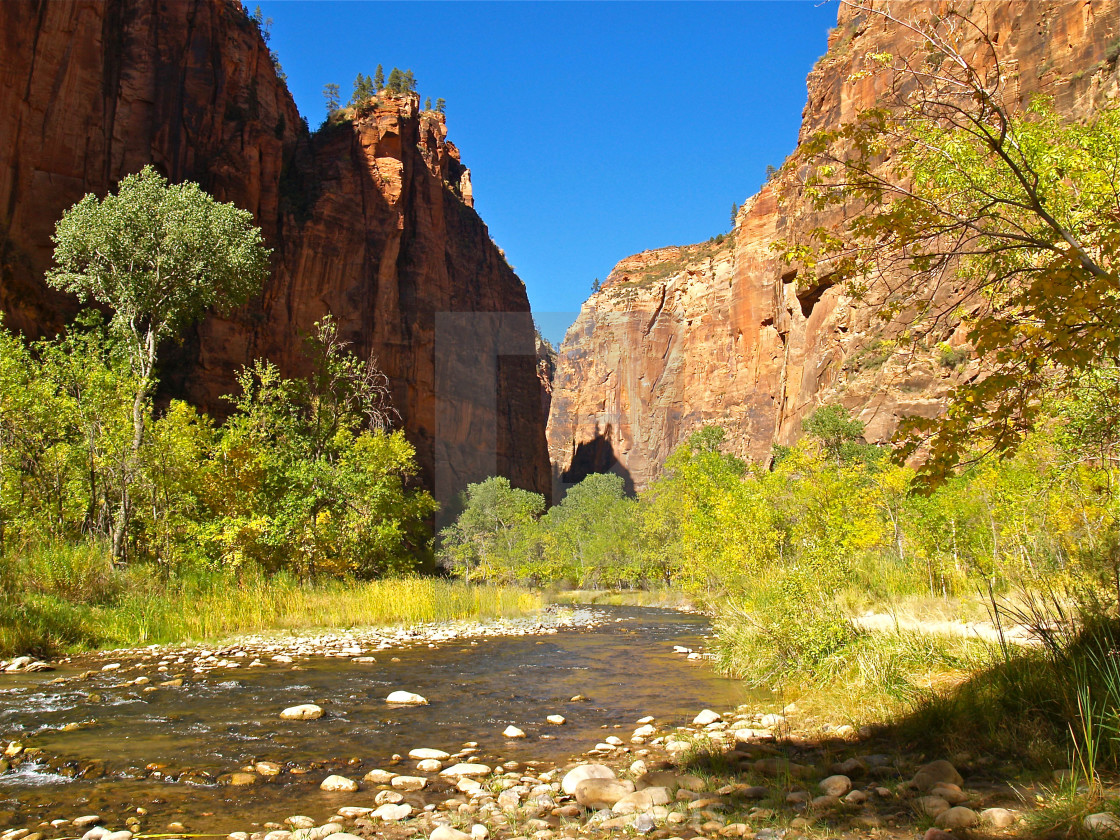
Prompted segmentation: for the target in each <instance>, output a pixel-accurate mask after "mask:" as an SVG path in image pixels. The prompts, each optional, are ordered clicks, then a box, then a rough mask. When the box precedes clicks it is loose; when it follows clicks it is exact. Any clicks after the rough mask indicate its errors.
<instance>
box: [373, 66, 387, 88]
mask: <svg viewBox="0 0 1120 840" xmlns="http://www.w3.org/2000/svg"><path fill="white" fill-rule="evenodd" d="M373 86H374V88H375V89H376V90H384V89H385V68H384V67H382V66H381V65H380V64H378V65H377V69H376V70H374V71H373Z"/></svg>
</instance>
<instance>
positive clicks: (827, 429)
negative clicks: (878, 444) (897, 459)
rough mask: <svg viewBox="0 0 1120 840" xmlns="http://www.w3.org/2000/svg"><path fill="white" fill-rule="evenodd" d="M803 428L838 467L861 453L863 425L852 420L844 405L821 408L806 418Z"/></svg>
mask: <svg viewBox="0 0 1120 840" xmlns="http://www.w3.org/2000/svg"><path fill="white" fill-rule="evenodd" d="M801 428H802V430H803V431H804V432H805V434H807V435H811V436H813V437H815V438H816V439H817V440H819V441H820V442H821V444H822V445H823V446H824V448H825V451H826V452H827V453H828V454H829V456H830V457H832V458H834V459H835V460H836V463H837V465H839V464H840V463H841V462H842V461H846V460H851V459H852V458H854V457H858V455H859V454H860V452H861V448H862V447H861V445H862V444H863V423H861V422H860V421H859V420H856V419H854V418H852V417H851V416H850V415H849V414H848V410H847V409H846V408H844V406H842V405H825V406H821V407H820V408H818V409H817V410H816V411H814V412H813V413H812V414H810V415H809V416H808V417H806V418H805V420H804V422H802V424H801Z"/></svg>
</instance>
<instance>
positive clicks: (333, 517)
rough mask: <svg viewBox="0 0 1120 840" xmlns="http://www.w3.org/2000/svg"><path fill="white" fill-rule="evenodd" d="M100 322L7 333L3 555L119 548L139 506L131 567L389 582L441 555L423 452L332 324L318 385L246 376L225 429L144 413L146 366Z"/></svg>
mask: <svg viewBox="0 0 1120 840" xmlns="http://www.w3.org/2000/svg"><path fill="white" fill-rule="evenodd" d="M119 344H120V342H119V341H118V340H117V339H115V338H114V337H113V334H112V333H110V332H109V331H107V330H106V329H105V326H104V324H103V323H102V321H101V320H100V318H99V317H97V316H96V315H87V316H84V317H83V319H82V320H81V321H80V322H79V323H77V324H75V325H74V326H73V327H72V328H71V329H70V330H69V331H68V332H67V333H66V334H65V335H64V336H63V337H61V338H59V339H55V340H49V341H40V342H36V343H34V344H31V345H26V344H24V343H23V342H22V341H21V339H20V338H19V337H18V336H16V335H13V334H12V333H10V332H7V331H4V330H0V546H2V547H3V549H4V550H5V551H6V552H12V551H15V552H17V553H18V552H21V551H22V552H26V551H28V550H32V549H30V548H29V547H34V546H36V545H40V544H45V543H51V542H55V543H65V542H74V541H81V540H85V539H94V540H98V539H107V538H108V537H109V536H110V534H111V532H112V531H113V529H114V527H115V518H116V516H117V511H118V510H119V509H120V507H121V500H122V498H124V497H126V495H127V498H128V499H129V513H130V517H129V520H128V527H127V532H126V538H127V545H128V552H127V556H130V557H132V558H133V559H135V560H141V561H155V562H158V563H160V564H163V565H164V566H166V567H177V566H182V565H191V564H204V565H210V566H213V567H222V568H226V569H229V568H238V567H241V566H244V565H247V564H248V565H253V566H256V567H259V568H260V569H262V570H264V571H267V572H276V571H279V570H281V569H286V570H289V571H291V572H293V573H295V574H296V575H298V576H299V577H301V578H307V577H309V576H312V575H316V574H329V575H336V576H337V575H353V576H356V577H361V578H369V577H375V576H378V575H382V574H385V573H388V572H400V571H405V570H408V569H411V568H413V567H414V566H415V565H416V563H417V562H418V561H419V560H420V559H421V558H422V557H423V556H424V554H425V552H427V551H428V544H429V536H428V533H427V526H426V519H427V517H429V516H430V515H431V514H432V512H433V511H434V509H435V503H434V501H433V500H432V499H431V497H430V496H429V495H428V494H427V493H426V492H424V491H422V490H417V489H415V488H414V487H413V486H412V483H413V478H414V476H415V472H416V465H415V460H414V452H413V449H412V447H411V446H410V445H409V444H408V442H407V441H405V439H404V437H403V435H402V434H401V433H400V432H390V431H388V429H387V424H388V419H389V411H390V409H389V407H388V402H387V391H386V383H385V381H384V377H383V376H381V375H380V374H379V373H378V372H377V370H376V368H375V367H374V365H373V364H372V361H361V360H359V359H357V358H355V357H354V356H353V355H351V354H350V353H349V352H348V351H347V350H346V348H345V346H344V344H343V343H342V342H341V341H340V340H339V339H338V335H337V331H336V329H335V327H334V325H333V323H332V322H330V321H329V320H327V321H324V322H322V323H321V324H320V325H319V327H318V332H317V334H316V335H315V336H313V337H312V338H311V339H310V340H309V350H310V352H311V355H312V359H313V361H314V365H315V372H314V374H313V375H312V376H311V377H310V378H308V379H306V380H295V379H285V378H283V377H281V376H280V374H279V371H278V370H277V368H276V367H275V366H274V365H272V364H270V363H267V362H263V361H259V362H257V363H256V364H255V365H254V366H253V367H252V368H248V369H245V370H243V371H242V372H241V374H240V375H239V377H238V382H239V386H240V388H239V393H238V394H237V395H236V396H234V397H231V399H232V401H233V406H234V411H233V413H232V414H231V416H230V417H229V419H228V420H227V421H226V422H225V423H224V424H223V425H221V426H219V425H217V424H215V423H214V422H213V421H212V420H211V419H210V418H209V417H207V416H206V415H204V414H201V413H199V412H198V411H197V410H196V409H194V408H193V407H191V406H189V405H187V404H185V403H182V402H178V401H173V402H172V403H171V404H170V406H169V407H168V408H167V410H166V411H164V412H162V413H159V414H158V415H157V414H156V413H155V412H153V407H152V405H151V402H150V401H147V400H145V401H144V403H143V405H142V411H143V412H144V415H145V417H146V420H145V423H144V425H145V427H146V428H147V429H148V430H149V431H148V433H147V434H146V435H145V437H144V439H143V442H142V444H141V446H140V449H139V452H138V457H137V458H136V459H134V460H133V459H131V458H130V448H131V446H132V443H133V429H134V423H133V417H132V409H133V400H134V396H135V393H136V388H135V383H134V382H133V376H134V374H133V373H132V370H131V368H130V366H129V365H128V361H127V358H126V357H125V355H124V353H123V352H122V350H121V347H120V346H119Z"/></svg>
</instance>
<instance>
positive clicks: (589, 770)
mask: <svg viewBox="0 0 1120 840" xmlns="http://www.w3.org/2000/svg"><path fill="white" fill-rule="evenodd" d="M613 778H614V771H613V770H612V769H611V768H609V767H607V766H606V765H605V764H580V765H578V766H577V767H573V768H572V769H571V770H569V771H568V772H567V773H566V774H565V775H564V779H563V780H562V781H561V782H560V790H562V791H563V792H564V793H566V794H568V795H569V796H572V795H574V794H575V792H576V787H578V786H579V783H580V782H582V781H585V780H586V779H613Z"/></svg>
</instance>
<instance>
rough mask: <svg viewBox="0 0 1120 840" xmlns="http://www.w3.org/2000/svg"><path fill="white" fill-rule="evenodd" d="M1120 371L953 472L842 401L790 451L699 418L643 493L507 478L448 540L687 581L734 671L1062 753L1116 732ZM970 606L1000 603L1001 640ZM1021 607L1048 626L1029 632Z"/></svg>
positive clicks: (985, 609)
mask: <svg viewBox="0 0 1120 840" xmlns="http://www.w3.org/2000/svg"><path fill="white" fill-rule="evenodd" d="M1118 381H1120V379H1118V378H1117V375H1116V373H1115V371H1111V370H1106V371H1098V372H1097V373H1095V374H1092V375H1088V376H1086V377H1085V379H1084V380H1083V384H1082V387H1081V388H1079V389H1078V390H1076V391H1075V392H1074V393H1072V394H1071V395H1069V396H1068V397H1064V398H1058V397H1054V398H1052V399H1051V400H1050V402H1049V405H1048V409H1047V420H1046V421H1045V422H1044V423H1043V424H1040V426H1039V428H1038V429H1037V430H1036V431H1035V432H1034V433H1032V434H1031V435H1030V436H1029V437H1028V438H1027V439H1026V441H1025V443H1024V445H1023V446H1022V447H1021V448H1020V449H1019V450H1018V452H1017V453H1016V454H1015V455H1014V456H1012V457H1009V458H1007V459H1004V460H982V461H980V462H978V463H975V464H973V465H972V466H970V467H968V468H967V469H962V470H960V471H958V473H957V474H956V475H954V476H953V477H951V478H949V479H948V480H946V481H945V482H944V483H943V484H941V485H939V486H937V487H936V488H933V489H932V490H931V489H930V488H929V486H928V485H926V484H923V483H922V482H921V481H920V480H919V478H918V476H917V475H916V473H915V472H914V470H912V469H911V468H909V467H906V466H900V465H898V464H897V463H895V462H894V461H892V460H891V459H890V458H889V457H888V455H889V453H888V451H887V450H886V449H885V448H882V447H877V446H870V445H867V444H865V443H863V442H862V432H863V427H862V425H861V424H859V423H858V422H857V421H855V420H853V419H852V418H851V417H849V416H848V415H847V414H846V412H844V411H843V410H842V409H840V408H837V407H830V408H823V409H819V410H818V411H817V412H816V413H815V414H814V415H812V416H811V417H810V418H808V420H807V421H806V422H805V430H804V431H805V435H804V437H803V438H802V440H801V441H800V442H798V443H797V444H795V445H793V446H790V447H777V448H776V449H775V452H774V457H773V460H772V463H771V464H770V465H760V464H749V463H747V462H745V461H743V460H741V459H739V458H737V457H735V456H733V455H729V454H727V453H725V452H724V451H723V449H724V448H725V446H726V442H725V441H724V436H723V433H722V430H720V429H718V428H714V427H709V428H706V429H704V430H702V431H700V432H697V433H696V434H694V435H693V436H692V437H691V438H690V439H689V440H688V441H687V442H686V443H685V444H683V445H682V446H681V447H679V448H678V450H677V451H676V452H674V454H673V455H672V456H671V457H670V458H669V459H668V461H667V462H666V464H665V466H664V469H663V471H662V474H661V476H660V477H659V478H658V479H657V480H656V481H655V482H654V483H653V484H652V485H651V486H650V487H649V488H648V489H647V490H645V491H644V492H642V493H640V494H639V495H638V496H637V497H636V498H627V497H625V496H624V494H623V483H622V479H621V478H620V477H618V476H612V475H592V476H589V477H588V478H587V479H585V480H584V481H583V482H581V483H580V484H579V485H576V486H575V487H573V488H571V490H569V492H568V495H567V496H566V497H565V498H564V499H563V500H562V501H561V502H560V503H559V504H558V505H556V506H555V507H553V508H552V509H550V510H548V511H547V512H544V506H543V501H542V500H540V499H539V498H534V497H532V494H528V493H526V492H525V491H520V490H517V489H514V488H511V487H509V485H508V484H507V483H505V482H504V481H502V480H500V479H491V480H489V481H488V482H483V483H482V484H480V485H475V486H473V487H472V488H471V489H470V491H469V492H468V494H467V504H466V507H465V510H464V513H463V515H462V516H461V517H460V519H459V521H458V522H457V523H456V524H455V525H453V526H452V527H451V528H450V529H448V530H447V531H446V532H445V533H444V541H443V548H442V556H443V558H444V560H445V562H447V563H448V564H449V565H451V566H452V567H453V568H454V569H456V570H458V571H459V572H460V573H461V574H462V575H463V576H464V577H466V578H468V579H472V580H481V581H488V582H494V583H506V584H522V585H534V586H542V585H552V586H557V585H559V586H572V587H588V586H590V587H596V586H598V587H604V586H605V587H619V586H624V587H626V586H628V587H632V588H636V589H643V588H656V587H658V586H663V585H668V586H671V587H675V588H678V589H680V590H681V591H683V592H685V593H686V594H687V595H688V596H689V597H690V598H691V599H692V600H693V601H694V603H696V604H697V605H699V606H702V607H703V608H704V609H706V610H707V611H708V612H710V613H711V614H713V615H714V617H715V621H716V624H717V629H718V636H717V639H716V640H715V653H716V655H717V659H718V664H719V665H720V667H721V668H722V669H723V670H725V671H726V672H728V673H730V674H733V675H735V676H738V677H741V678H743V679H745V680H747V681H749V682H751V683H753V684H756V685H759V686H769V687H774V688H776V689H778V690H780V691H782V692H784V693H785V695H786V696H788V697H790V698H791V699H798V701H799V703H800V704H809V705H812V703H814V702H816V703H818V704H827V705H829V706H830V708H831V709H832V711H833V713H834V714H835V713H836V711H837V710H838V709H840V710H843V711H844V713H846V714H848V715H849V716H850V717H851V719H852V721H853V722H855V723H857V724H858V723H870V722H879V723H881V722H883V721H891V720H893V721H896V722H902V721H904V720H910V721H912V722H914V729H913V732H912V737H914V738H918V740H921V738H922V737H934V736H937V737H942V736H944V737H948V736H949V735H950V734H951V735H952V737H953V738H955V739H958V740H960V741H961V742H962V743H963V742H966V741H968V739H970V738H971V739H979V740H978V741H977V742H978V743H980V742H982V743H996V742H998V743H999V744H1000V745H1002V747H1005V748H1008V749H1011V748H1021V749H1027V747H1026V745H1032V746H1031V747H1030V748H1029V751H1031V752H1032V753H1033V757H1032V759H1031V760H1032V761H1034V762H1035V763H1036V765H1040V764H1043V763H1046V762H1050V764H1051V765H1052V766H1053V765H1054V763H1055V762H1059V760H1060V759H1061V757H1062V756H1064V754H1065V750H1066V749H1067V747H1071V745H1072V744H1083V743H1084V737H1083V736H1082V735H1075V736H1071V735H1070V730H1069V728H1068V725H1069V722H1070V721H1081V722H1082V723H1084V724H1087V725H1088V726H1090V728H1091V729H1092V731H1093V732H1096V733H1098V734H1099V733H1101V732H1106V731H1107V732H1111V731H1113V730H1112V729H1111V728H1110V727H1113V726H1115V725H1116V722H1117V721H1116V719H1115V714H1116V712H1115V710H1116V709H1117V708H1120V703H1118V701H1120V695H1116V696H1114V695H1113V694H1112V693H1111V692H1112V689H1110V688H1108V686H1110V685H1113V681H1111V679H1110V677H1109V674H1110V673H1111V672H1110V670H1109V669H1110V668H1112V667H1113V666H1114V664H1115V660H1114V656H1113V655H1112V654H1111V653H1109V652H1110V651H1112V650H1114V645H1113V639H1114V638H1115V630H1116V604H1117V588H1116V587H1117V579H1118V578H1117V575H1118V566H1117V561H1116V556H1117V554H1116V548H1115V547H1116V545H1117V517H1116V499H1115V496H1114V494H1113V488H1114V487H1115V486H1116V480H1117V478H1118V476H1117V474H1116V470H1115V465H1114V463H1113V462H1112V460H1111V459H1110V458H1109V457H1107V453H1108V452H1110V451H1111V447H1112V446H1113V443H1114V442H1113V440H1112V438H1111V437H1110V434H1111V433H1110V432H1109V431H1108V430H1109V429H1111V421H1110V419H1109V418H1110V417H1112V416H1114V415H1113V413H1111V412H1108V411H1105V410H1104V409H1103V407H1102V403H1101V395H1102V394H1105V393H1111V392H1114V391H1115V386H1116V384H1117V382H1118ZM1102 453H1106V454H1105V456H1103V457H1102ZM869 613H872V614H874V618H875V619H876V620H875V621H872V620H870V619H869V617H868V614H869ZM932 619H936V621H934V620H932ZM959 619H965V620H968V621H978V620H979V621H983V622H985V623H989V622H990V628H989V630H990V633H989V638H988V639H987V640H985V639H981V638H978V637H976V636H975V635H974V634H971V633H969V631H968V630H967V628H966V627H964V626H963V625H961V624H959V622H958V620H959ZM884 623H886V624H887V625H888V629H886V630H882V629H879V630H876V631H874V632H873V631H872V628H873V627H877V626H878V627H880V628H881V625H882V624H884ZM1013 626H1014V628H1015V630H1017V631H1018V632H1019V633H1020V635H1022V634H1023V633H1024V632H1026V631H1033V632H1034V633H1035V634H1042V637H1043V638H1044V639H1045V641H1046V644H1043V645H1038V646H1022V645H1020V644H1018V643H1017V642H1015V641H1012V640H1011V635H1012V629H1013ZM1024 628H1025V630H1024ZM947 630H948V631H954V630H955V631H956V634H954V633H952V632H946V631H947ZM1001 632H1002V633H1003V634H1004V635H1003V637H1002V644H1001V635H1000V634H1001ZM1057 686H1060V689H1059V688H1057ZM1090 687H1091V688H1090ZM814 698H815V699H814ZM1089 709H1092V711H1091V712H1089V711H1088V710H1089ZM1080 710H1085V712H1084V714H1083V713H1082V711H1080ZM1011 718H1013V719H1014V720H1016V721H1017V722H1018V725H1019V726H1020V728H1019V729H1018V730H1016V731H1017V734H1015V735H1009V734H1008V733H1009V732H1011V731H1012V730H1015V729H1016V727H1008V726H1007V724H1006V721H1007V720H1008V719H1011ZM1028 729H1029V730H1031V731H1032V732H1033V736H1032V737H1030V738H1025V737H1024V733H1025V731H1026V730H1028ZM923 732H924V733H925V734H924V735H921V733H923ZM1040 733H1042V734H1041V735H1040ZM1042 735H1045V737H1042ZM919 736H920V737H919ZM908 737H911V736H908ZM1071 737H1072V740H1071ZM1109 737H1112V736H1109ZM1079 748H1080V747H1079ZM1109 750H1111V747H1108V748H1107V749H1103V748H1099V747H1098V748H1097V755H1098V756H1099V757H1100V760H1101V761H1103V760H1105V756H1106V754H1109ZM1107 760H1108V761H1109V762H1113V763H1115V760H1116V757H1115V756H1113V757H1110V758H1108V759H1107Z"/></svg>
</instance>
